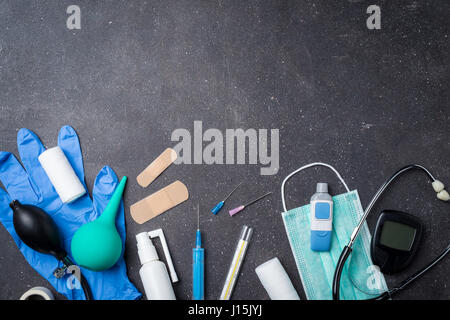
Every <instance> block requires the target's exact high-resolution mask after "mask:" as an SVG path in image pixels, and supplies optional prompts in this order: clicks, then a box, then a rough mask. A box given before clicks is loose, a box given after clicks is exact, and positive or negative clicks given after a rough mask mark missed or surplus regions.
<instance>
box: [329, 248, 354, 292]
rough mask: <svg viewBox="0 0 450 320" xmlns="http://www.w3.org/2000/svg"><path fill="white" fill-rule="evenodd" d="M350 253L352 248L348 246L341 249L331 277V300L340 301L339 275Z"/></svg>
mask: <svg viewBox="0 0 450 320" xmlns="http://www.w3.org/2000/svg"><path fill="white" fill-rule="evenodd" d="M351 252H352V248H350V247H349V246H345V247H344V249H342V252H341V255H340V256H339V260H338V263H337V265H336V269H335V270H334V276H333V300H339V299H340V287H341V275H342V271H343V270H344V265H345V262H346V261H347V259H348V256H349V255H350V253H351Z"/></svg>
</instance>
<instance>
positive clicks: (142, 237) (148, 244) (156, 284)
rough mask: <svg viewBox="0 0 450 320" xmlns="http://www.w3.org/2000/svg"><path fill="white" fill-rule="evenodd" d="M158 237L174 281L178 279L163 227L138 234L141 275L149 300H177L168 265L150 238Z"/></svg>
mask: <svg viewBox="0 0 450 320" xmlns="http://www.w3.org/2000/svg"><path fill="white" fill-rule="evenodd" d="M156 237H159V239H160V240H161V244H162V247H163V250H164V255H165V256H166V261H167V264H168V265H169V270H170V276H171V278H172V282H174V283H175V282H177V281H178V277H177V274H176V272H175V268H174V267H173V263H172V258H171V257H170V253H169V248H168V247H167V242H166V238H165V237H164V233H163V231H162V229H157V230H154V231H150V232H142V233H139V234H137V235H136V240H137V247H138V254H139V260H140V261H141V264H142V267H141V269H140V270H139V275H140V276H141V281H142V284H143V285H144V290H145V295H146V296H147V300H176V297H175V293H174V292H173V288H172V283H171V281H170V278H169V274H168V273H167V268H166V265H165V264H164V263H163V262H161V261H160V260H159V258H158V253H157V252H156V249H155V246H154V245H153V243H152V240H151V239H150V238H156Z"/></svg>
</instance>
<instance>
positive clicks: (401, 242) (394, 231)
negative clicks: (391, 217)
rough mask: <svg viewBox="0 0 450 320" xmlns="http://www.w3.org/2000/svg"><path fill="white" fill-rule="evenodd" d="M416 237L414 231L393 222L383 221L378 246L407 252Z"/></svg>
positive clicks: (411, 228)
mask: <svg viewBox="0 0 450 320" xmlns="http://www.w3.org/2000/svg"><path fill="white" fill-rule="evenodd" d="M415 236H416V229H415V228H413V227H411V226H408V225H405V224H402V223H398V222H394V221H385V222H384V224H383V230H382V231H381V235H380V244H382V245H384V246H386V247H389V248H392V249H397V250H402V251H409V250H411V246H412V244H413V242H414V238H415Z"/></svg>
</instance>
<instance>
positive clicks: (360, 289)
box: [282, 163, 387, 300]
mask: <svg viewBox="0 0 450 320" xmlns="http://www.w3.org/2000/svg"><path fill="white" fill-rule="evenodd" d="M317 165H320V166H325V167H328V168H330V169H332V170H333V171H334V172H335V173H336V174H337V176H338V178H339V179H341V181H342V183H343V184H344V186H345V188H346V189H347V191H348V192H347V193H344V194H340V195H337V196H334V197H333V230H332V239H331V248H330V251H327V252H315V251H312V250H311V249H310V205H309V204H308V205H305V206H302V207H299V208H295V209H292V210H289V211H287V210H286V206H285V201H284V184H285V182H286V181H287V180H288V179H289V178H290V177H291V176H292V175H294V174H296V173H298V172H300V171H301V170H304V169H306V168H309V167H312V166H317ZM282 202H283V207H284V209H285V212H283V214H282V217H283V222H284V226H285V228H286V233H287V236H288V239H289V243H290V246H291V250H292V253H293V255H294V259H295V262H296V264H297V269H298V272H299V274H300V278H301V281H302V284H303V289H304V291H305V294H306V297H307V298H308V299H310V300H330V299H332V283H333V275H334V270H335V268H336V263H337V261H338V259H339V255H340V254H341V251H342V248H343V247H344V246H345V245H346V243H347V242H348V240H349V239H350V235H351V233H352V231H353V229H354V228H355V226H356V225H357V224H358V222H359V220H360V219H361V217H362V215H363V208H362V206H361V201H360V199H359V195H358V192H357V191H356V190H354V191H349V189H348V187H347V185H346V184H345V182H344V181H343V179H342V178H341V176H340V175H339V173H338V172H337V171H336V170H335V169H334V168H333V167H331V166H330V165H327V164H324V163H313V164H310V165H307V166H304V167H302V168H300V169H298V170H296V171H295V172H293V173H292V174H290V175H289V176H288V177H286V179H285V181H284V182H283V185H282ZM370 239H371V237H370V232H369V229H368V227H367V224H366V223H365V225H364V227H363V229H362V230H361V233H360V235H359V237H358V239H357V241H356V242H355V243H354V245H353V253H352V256H351V261H350V262H349V263H347V264H346V266H345V269H344V272H343V274H342V278H341V299H343V300H362V299H370V298H372V297H373V295H375V294H377V293H378V292H379V291H381V290H387V285H386V281H385V279H384V276H383V274H381V273H380V272H379V271H378V269H377V268H374V266H373V263H372V260H371V258H370ZM355 279H356V280H355ZM374 287H375V290H374Z"/></svg>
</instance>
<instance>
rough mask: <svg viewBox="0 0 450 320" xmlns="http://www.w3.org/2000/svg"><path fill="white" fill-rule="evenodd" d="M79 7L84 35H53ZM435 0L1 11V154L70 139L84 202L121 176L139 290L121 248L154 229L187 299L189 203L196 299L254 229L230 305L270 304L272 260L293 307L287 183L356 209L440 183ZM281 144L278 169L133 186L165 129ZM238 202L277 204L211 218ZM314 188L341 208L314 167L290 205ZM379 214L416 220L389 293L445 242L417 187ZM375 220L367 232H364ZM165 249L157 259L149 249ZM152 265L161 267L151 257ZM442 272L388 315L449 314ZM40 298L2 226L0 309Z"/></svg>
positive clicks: (445, 32) (164, 178)
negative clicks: (165, 204)
mask: <svg viewBox="0 0 450 320" xmlns="http://www.w3.org/2000/svg"><path fill="white" fill-rule="evenodd" d="M71 4H77V5H79V6H80V8H81V17H82V21H81V26H82V28H81V30H68V29H67V28H66V18H67V14H66V8H67V7H68V6H69V5H71ZM370 4H378V5H380V6H381V8H382V28H381V30H377V31H370V30H368V29H367V28H366V18H367V17H368V15H367V14H366V8H367V7H368V5H370ZM448 12H450V5H449V2H448V1H436V0H432V1H431V0H429V1H395V2H393V1H378V0H374V1H355V0H352V1H244V2H243V1H196V0H194V1H114V2H112V1H108V2H106V1H95V2H92V1H81V0H78V1H76V2H73V1H66V0H64V1H45V2H42V1H40V2H39V1H16V0H14V1H13V0H8V1H2V2H1V3H0V134H1V139H0V149H1V150H7V151H12V152H15V153H17V146H16V134H17V131H18V130H19V129H20V128H22V127H26V128H29V129H32V130H34V131H35V132H36V133H37V134H38V135H39V136H40V137H41V139H42V140H43V142H44V143H45V144H46V145H47V146H53V145H55V144H56V137H57V133H58V130H59V128H60V127H61V126H63V125H65V124H70V125H72V126H73V127H74V128H75V129H76V130H77V132H78V134H79V136H80V139H81V143H82V149H83V154H84V165H85V170H86V180H87V184H88V186H89V188H91V187H92V184H93V181H94V178H95V176H96V174H97V172H98V170H100V168H101V167H102V166H103V165H105V164H109V165H110V166H112V168H113V169H114V170H115V171H116V173H117V174H118V175H119V176H122V175H127V176H129V177H130V178H131V179H130V182H129V184H128V187H127V191H126V197H125V202H126V213H125V214H126V220H127V231H128V235H127V237H128V238H127V244H126V260H127V264H128V272H129V276H130V279H131V280H132V281H133V282H134V283H135V284H136V286H137V287H138V288H139V289H141V290H142V286H141V283H140V280H139V276H138V270H139V264H138V257H137V249H136V246H135V240H134V235H135V234H136V233H138V232H142V231H147V230H152V229H155V228H163V229H164V231H165V234H166V237H167V240H168V242H169V247H170V249H171V252H172V258H173V260H174V262H175V267H176V270H177V271H178V274H179V277H180V279H181V281H180V282H179V283H178V284H176V285H175V286H174V288H175V291H176V295H177V297H178V298H180V299H190V297H191V248H192V246H193V241H194V229H195V225H196V216H195V210H194V208H195V207H196V205H197V203H200V204H201V209H202V214H201V227H202V229H203V230H204V233H205V235H204V238H205V239H204V240H205V250H206V259H207V264H206V296H207V298H208V299H216V298H217V297H218V296H219V294H220V291H221V287H222V284H223V281H224V277H225V273H226V270H227V269H228V266H229V263H230V260H231V256H232V253H233V250H234V246H235V241H236V240H235V239H236V238H237V236H238V234H239V230H240V227H241V225H242V224H248V225H250V226H253V227H254V228H255V232H254V237H253V240H252V242H251V244H250V247H249V251H248V255H247V257H246V261H245V263H244V265H243V268H242V273H241V275H240V278H239V281H238V283H237V285H236V288H235V292H234V295H233V298H234V299H267V298H268V297H267V294H266V293H265V291H264V289H263V288H262V286H261V285H260V283H259V281H258V279H257V277H256V274H255V272H254V268H255V267H256V266H258V265H259V264H261V263H262V262H265V261H266V260H268V259H270V258H272V257H274V256H277V257H279V259H280V260H281V262H282V263H283V265H284V266H285V268H286V270H287V272H288V274H289V275H290V277H291V279H292V281H293V283H294V286H295V287H296V289H298V291H299V292H300V294H301V296H302V297H304V294H303V292H302V285H301V282H300V278H299V276H298V273H297V270H296V267H295V262H294V259H293V257H292V254H291V252H290V248H289V244H288V241H287V237H286V234H285V232H284V227H283V224H282V220H281V217H280V213H281V210H282V209H281V200H280V196H279V189H280V184H281V181H282V179H283V178H284V177H285V176H286V175H287V174H288V173H289V172H291V171H292V170H294V169H295V168H297V167H299V166H301V165H304V164H306V163H309V162H312V161H325V162H329V163H331V164H333V165H335V166H336V168H338V170H340V172H341V174H342V175H343V177H344V179H346V180H347V183H348V184H349V185H350V187H351V188H357V189H358V191H359V192H360V196H361V200H362V203H363V205H367V203H368V201H369V200H370V198H371V197H372V195H373V194H374V192H375V191H376V190H377V188H378V187H379V186H380V184H381V183H382V182H383V181H384V179H385V178H386V177H387V176H388V175H390V174H392V173H393V172H394V170H396V169H398V168H399V167H401V166H403V165H405V164H408V163H411V162H416V163H421V164H423V165H425V166H427V167H429V168H430V170H432V171H433V172H434V173H435V175H437V176H439V178H440V179H441V180H442V181H447V183H450V168H449V166H448V159H449V156H450V149H449V141H448V137H449V131H450V130H449V129H450V125H449V118H450V112H449V100H450V96H449V84H450V81H449V80H450V55H449V52H450V45H449V43H450V42H449V36H450V32H449V31H450V30H449V27H450V23H449V20H448V18H449V15H448ZM195 120H201V121H202V122H203V127H204V129H207V128H218V129H220V130H222V131H223V132H225V129H227V128H230V129H234V128H243V129H248V128H255V129H258V128H267V129H271V128H275V129H279V130H280V170H279V172H278V174H277V175H274V176H261V175H260V174H259V169H260V166H259V165H179V166H172V167H170V168H169V170H167V171H166V172H164V173H163V174H162V175H161V176H160V177H159V178H158V179H157V180H156V181H155V182H154V183H153V184H152V185H151V186H150V187H148V188H146V189H143V188H141V187H139V186H138V185H137V183H136V182H135V179H134V177H136V176H137V174H138V173H139V172H140V171H141V170H142V169H143V168H145V167H146V165H147V164H148V163H150V161H152V160H153V159H154V158H155V157H156V156H157V155H158V154H159V153H160V152H161V151H162V150H164V149H165V148H166V147H168V146H173V145H174V143H173V142H171V141H170V137H171V133H172V132H173V130H175V129H176V128H186V129H188V130H190V131H191V132H192V130H193V123H194V121H195ZM176 179H179V180H182V181H183V182H184V183H185V184H186V185H187V186H188V188H189V190H190V200H189V201H188V202H186V203H184V204H183V205H181V206H178V207H177V208H175V209H173V210H171V211H170V212H167V213H165V214H164V215H161V216H159V217H157V218H155V219H153V220H151V221H149V222H147V223H145V224H143V225H138V224H136V223H135V222H134V221H133V220H132V219H131V217H130V214H129V206H130V205H131V204H132V203H134V202H136V201H137V200H139V199H141V198H143V197H145V196H147V195H148V194H150V193H152V192H154V191H156V190H158V189H159V188H162V187H164V186H165V185H167V184H169V183H171V182H172V181H174V180H176ZM241 180H243V181H245V188H242V189H241V191H240V192H239V193H237V194H235V195H234V196H233V197H232V198H231V199H230V201H229V202H228V204H227V206H226V207H225V209H229V208H231V206H232V205H234V204H239V203H241V202H243V201H245V200H247V199H249V198H252V197H253V196H255V195H257V194H259V193H263V192H266V191H273V192H274V194H273V195H272V196H271V197H270V198H266V199H265V200H264V201H263V202H260V203H258V204H256V205H255V206H253V207H252V208H251V209H249V210H246V211H245V212H243V213H242V214H240V215H238V216H235V217H233V218H230V217H229V216H228V214H227V213H226V211H225V210H223V211H222V212H221V214H219V215H218V216H212V215H211V214H210V213H209V212H208V210H209V209H210V208H211V207H212V206H213V205H214V204H215V203H216V202H217V201H218V200H220V199H221V198H222V197H223V196H224V195H225V194H226V193H227V192H228V191H229V190H230V189H231V188H232V187H233V186H234V185H235V184H237V183H238V182H239V181H241ZM318 180H323V181H329V183H330V188H331V192H333V193H335V194H336V193H340V192H343V187H342V186H340V185H339V183H338V181H337V179H336V178H335V177H334V176H333V175H332V174H330V173H329V172H327V171H326V170H325V169H317V170H311V171H310V172H309V173H305V174H303V175H301V176H299V177H296V178H295V179H293V180H292V181H291V182H290V184H289V186H288V190H287V191H288V197H287V202H288V206H289V207H291V208H292V207H295V206H300V205H303V204H305V203H307V202H308V199H309V197H310V196H311V194H312V193H313V191H314V190H313V189H314V185H315V183H316V182H317V181H318ZM382 202H383V203H382V204H379V205H378V206H377V208H376V211H380V210H381V209H382V208H389V209H398V210H404V211H407V212H410V213H412V214H414V215H416V216H418V217H419V218H421V220H422V221H423V222H424V224H425V236H424V241H423V243H422V246H421V250H420V252H419V256H418V258H417V259H416V260H415V261H414V263H413V264H412V266H411V267H410V268H408V270H407V271H406V272H405V273H402V274H400V275H396V276H391V277H388V282H389V283H395V282H396V281H398V280H402V279H403V278H405V277H406V276H407V275H409V274H410V273H412V272H413V271H414V270H416V269H417V268H419V267H420V266H422V265H424V264H425V263H426V262H428V261H429V260H430V259H431V258H432V257H434V256H435V255H436V254H437V253H438V252H440V251H441V250H442V249H443V248H444V246H446V245H447V243H448V240H449V239H448V230H449V227H450V216H449V215H448V212H449V207H448V204H444V203H440V202H438V201H437V200H435V196H434V193H433V192H432V191H431V189H430V188H428V187H427V186H426V179H425V177H424V176H422V175H421V174H419V173H414V174H410V175H408V176H405V177H403V178H401V179H399V181H398V183H396V184H395V185H394V186H393V187H392V189H391V191H390V192H389V193H387V194H386V196H385V197H383V201H382ZM375 221H376V214H374V215H372V216H371V217H370V218H369V226H370V227H371V228H372V229H373V227H374V223H375ZM158 248H159V249H161V248H160V247H158ZM160 255H162V251H161V250H160ZM449 267H450V260H449V259H448V258H447V259H446V260H445V261H443V262H442V263H441V264H440V265H438V266H436V267H435V269H434V270H433V271H432V272H430V273H429V274H427V275H425V276H424V277H423V278H422V279H421V280H420V281H418V282H417V283H415V284H414V285H413V286H411V288H410V289H409V290H406V291H405V292H403V293H401V294H399V295H398V298H399V299H448V298H450V290H449V285H450V282H449V281H450V280H449V277H448V270H449ZM37 285H41V286H47V287H48V286H49V284H48V283H47V282H46V281H45V280H43V279H42V278H41V277H40V276H39V275H38V274H37V273H36V272H35V271H34V270H33V269H32V268H31V267H30V266H29V265H28V264H27V263H26V261H25V260H24V259H23V257H22V255H21V254H20V252H19V251H18V250H17V248H16V246H15V244H14V242H13V241H12V239H11V237H10V236H9V234H8V233H7V232H6V230H5V229H4V228H3V227H0V287H1V290H0V298H1V299H16V298H18V297H19V296H20V295H21V294H22V293H23V292H24V291H25V290H27V289H28V288H29V287H32V286H37Z"/></svg>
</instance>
